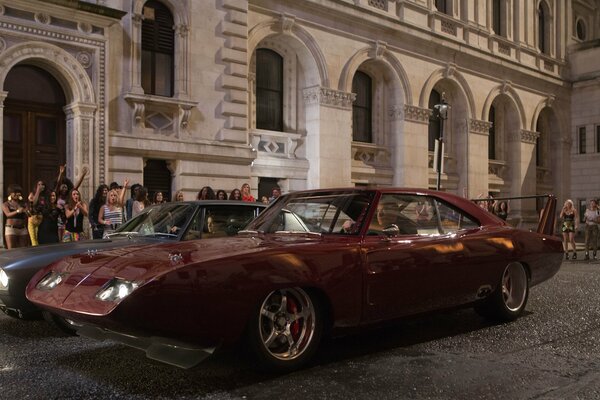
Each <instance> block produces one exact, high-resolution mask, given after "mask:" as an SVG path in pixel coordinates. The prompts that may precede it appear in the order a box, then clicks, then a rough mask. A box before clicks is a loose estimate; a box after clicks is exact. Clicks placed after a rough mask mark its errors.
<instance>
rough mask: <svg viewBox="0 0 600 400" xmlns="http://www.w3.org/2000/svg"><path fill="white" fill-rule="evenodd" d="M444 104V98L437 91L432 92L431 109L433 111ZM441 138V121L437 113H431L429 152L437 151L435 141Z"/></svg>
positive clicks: (430, 97)
mask: <svg viewBox="0 0 600 400" xmlns="http://www.w3.org/2000/svg"><path fill="white" fill-rule="evenodd" d="M441 102H442V96H441V95H440V92H438V91H437V90H432V91H431V94H430V95H429V105H428V107H429V109H430V110H433V109H434V106H435V105H436V104H439V103H441ZM439 138H440V119H439V118H438V116H437V115H435V113H431V115H430V116H429V140H428V148H429V151H434V150H435V141H436V139H439Z"/></svg>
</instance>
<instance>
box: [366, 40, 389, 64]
mask: <svg viewBox="0 0 600 400" xmlns="http://www.w3.org/2000/svg"><path fill="white" fill-rule="evenodd" d="M386 51H387V43H386V42H383V41H381V40H378V41H377V42H375V43H373V47H372V48H371V51H370V52H369V55H370V56H371V58H374V59H376V60H381V59H382V58H383V55H384V54H385V52H386Z"/></svg>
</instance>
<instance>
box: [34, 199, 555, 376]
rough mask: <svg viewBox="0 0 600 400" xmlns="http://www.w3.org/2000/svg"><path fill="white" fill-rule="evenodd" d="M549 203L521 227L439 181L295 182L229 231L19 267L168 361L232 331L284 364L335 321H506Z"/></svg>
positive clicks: (540, 240)
mask: <svg viewBox="0 0 600 400" xmlns="http://www.w3.org/2000/svg"><path fill="white" fill-rule="evenodd" d="M555 204H556V200H555V199H554V198H553V197H549V201H548V203H547V205H546V207H545V208H544V210H543V212H542V215H541V218H540V221H541V222H540V226H539V228H538V231H537V232H531V231H525V230H520V229H515V228H513V227H511V226H509V225H508V224H507V223H505V222H504V221H503V220H501V219H499V218H497V217H496V216H494V215H493V214H491V213H488V212H487V211H486V210H483V209H481V208H480V207H478V206H477V205H476V204H474V203H473V202H471V201H469V200H467V199H464V198H461V197H458V196H455V195H452V194H448V193H443V192H435V191H428V190H421V189H415V190H411V189H387V188H386V189H374V188H350V189H327V190H325V189H324V190H312V191H301V192H295V193H291V194H287V195H284V196H281V197H280V198H279V199H278V200H277V201H276V202H275V203H273V204H272V205H271V206H270V207H269V208H267V209H266V210H265V211H264V212H263V213H262V214H260V215H259V216H258V217H257V218H256V219H255V220H254V221H252V222H251V223H250V225H249V226H247V227H246V228H245V230H242V231H240V233H239V234H238V235H237V236H235V237H223V238H215V239H202V240H194V239H190V240H183V241H181V242H173V243H160V244H152V245H143V244H141V245H139V246H137V247H135V246H134V247H128V248H126V249H115V250H110V251H99V252H98V253H97V254H94V255H87V256H71V257H67V258H64V259H63V260H61V261H59V262H56V263H54V264H52V265H50V266H48V267H46V268H45V269H44V270H42V271H40V272H39V273H37V274H36V275H35V276H34V277H33V278H32V280H31V281H30V283H29V285H28V287H27V298H28V299H29V300H30V301H32V302H34V303H36V304H38V305H39V306H40V307H43V308H45V309H48V310H50V311H51V312H53V313H56V314H59V315H61V316H62V317H64V318H67V319H69V320H72V321H74V323H75V326H77V327H78V333H79V334H80V335H83V336H88V337H93V338H97V339H112V340H116V341H119V342H122V343H125V344H128V345H131V346H134V347H137V348H140V349H143V350H144V351H145V352H146V355H147V356H148V357H149V358H152V359H156V360H160V361H163V362H167V363H170V364H173V365H177V366H180V367H184V368H189V367H192V366H194V365H196V364H198V363H199V362H200V361H201V360H203V359H204V358H205V357H207V356H208V355H210V354H211V353H212V352H213V351H214V350H215V349H217V348H220V347H222V346H228V345H231V344H234V343H236V342H238V341H239V340H240V339H243V340H245V341H247V344H248V346H247V347H248V348H249V349H251V350H252V352H253V353H254V355H255V356H256V357H258V359H259V360H260V361H261V362H262V363H263V364H265V365H267V366H269V367H275V368H279V369H294V368H298V367H300V366H302V365H304V364H305V363H306V362H307V361H308V360H309V359H310V358H311V357H312V356H313V355H314V353H315V351H316V350H317V347H318V345H319V342H320V340H321V338H322V337H323V335H325V334H341V333H344V332H347V331H348V329H349V328H351V330H352V331H355V330H356V328H361V327H365V326H368V325H372V324H376V323H379V322H382V321H385V320H390V319H396V318H401V317H404V316H409V315H415V314H419V313H424V312H430V311H432V310H439V309H447V308H451V307H456V306H464V305H473V306H474V308H475V310H476V311H477V312H479V313H480V314H482V315H483V316H485V317H489V318H494V319H496V320H501V321H510V320H513V319H515V318H517V317H518V316H519V315H521V314H522V312H523V310H524V308H525V305H526V303H527V297H528V294H529V288H530V287H532V286H534V285H537V284H539V283H541V282H543V281H545V280H547V279H550V278H551V277H552V276H553V275H554V274H556V272H557V271H558V269H559V268H560V265H561V262H562V257H563V249H562V245H561V241H560V240H559V239H558V238H556V237H555V236H553V235H552V233H553V226H554V213H555ZM200 229H201V228H200Z"/></svg>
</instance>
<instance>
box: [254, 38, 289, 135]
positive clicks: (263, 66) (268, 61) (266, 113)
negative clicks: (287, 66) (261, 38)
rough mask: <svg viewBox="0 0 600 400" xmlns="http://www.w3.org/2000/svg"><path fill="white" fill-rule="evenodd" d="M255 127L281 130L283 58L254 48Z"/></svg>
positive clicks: (270, 51)
mask: <svg viewBox="0 0 600 400" xmlns="http://www.w3.org/2000/svg"><path fill="white" fill-rule="evenodd" d="M256 127H257V128H258V129H268V130H273V131H283V58H282V57H281V56H280V55H279V54H277V53H276V52H274V51H272V50H269V49H258V50H256Z"/></svg>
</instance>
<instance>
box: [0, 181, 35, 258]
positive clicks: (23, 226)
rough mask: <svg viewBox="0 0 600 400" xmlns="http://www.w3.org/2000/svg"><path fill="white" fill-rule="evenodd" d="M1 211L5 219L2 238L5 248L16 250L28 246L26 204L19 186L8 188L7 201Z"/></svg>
mask: <svg viewBox="0 0 600 400" xmlns="http://www.w3.org/2000/svg"><path fill="white" fill-rule="evenodd" d="M2 211H3V212H4V216H5V217H6V226H5V227H4V238H5V239H6V247H7V248H9V249H16V248H17V247H26V246H27V245H28V244H29V232H28V231H27V212H28V210H27V203H26V202H25V199H24V198H23V189H21V187H20V186H19V185H9V186H8V199H7V200H6V201H5V202H4V203H3V204H2Z"/></svg>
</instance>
